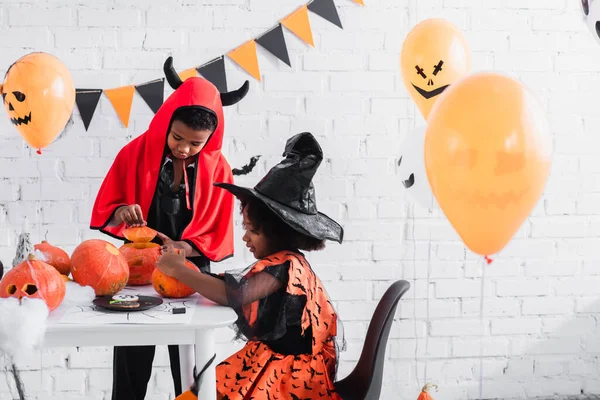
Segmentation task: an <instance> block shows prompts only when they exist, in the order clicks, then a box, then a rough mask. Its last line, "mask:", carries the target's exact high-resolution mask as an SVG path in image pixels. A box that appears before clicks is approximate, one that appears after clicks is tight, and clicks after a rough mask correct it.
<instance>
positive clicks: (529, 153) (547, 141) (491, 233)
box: [425, 73, 552, 256]
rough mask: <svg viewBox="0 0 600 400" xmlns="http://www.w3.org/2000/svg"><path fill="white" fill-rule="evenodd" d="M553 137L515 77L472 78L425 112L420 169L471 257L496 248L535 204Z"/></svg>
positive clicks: (536, 105)
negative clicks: (422, 155)
mask: <svg viewBox="0 0 600 400" xmlns="http://www.w3.org/2000/svg"><path fill="white" fill-rule="evenodd" d="M551 159H552V137H551V134H550V128H549V125H548V121H547V119H546V115H545V112H544V109H543V108H542V105H541V103H540V102H538V100H537V99H536V98H535V97H534V95H533V94H532V93H531V92H530V91H529V90H528V89H527V88H526V87H524V86H523V85H522V84H521V83H519V82H517V81H516V80H514V79H512V78H509V77H506V76H503V75H499V74H495V73H479V74H474V75H471V76H469V77H467V78H464V79H462V80H461V81H459V82H457V83H455V84H454V85H452V86H451V87H450V88H449V89H448V90H447V91H446V92H445V93H444V94H443V95H442V96H441V97H440V99H439V100H438V102H437V103H436V104H435V106H434V107H433V109H432V111H431V115H430V117H429V120H428V126H427V132H426V134H425V167H426V170H427V177H428V178H429V182H430V184H431V189H432V191H433V194H434V196H435V198H436V199H437V201H438V203H439V205H440V208H441V209H442V211H443V212H444V214H445V215H446V217H447V218H448V220H449V221H450V223H451V224H452V225H453V226H454V229H456V231H457V232H458V234H459V235H460V237H461V238H462V240H463V242H464V243H465V244H466V245H467V247H468V248H469V249H471V250H472V251H473V252H475V253H477V254H480V255H484V256H488V255H492V254H495V253H497V252H498V251H500V250H501V249H502V248H504V246H506V244H507V243H508V242H509V241H510V240H511V238H512V237H513V236H514V234H515V233H516V232H517V231H518V229H519V228H520V226H521V224H522V223H523V221H525V219H526V218H527V217H528V216H529V214H530V213H531V211H532V210H533V208H534V207H535V205H536V203H537V202H538V200H539V198H540V196H541V194H542V192H543V190H544V187H545V185H546V181H547V179H548V174H549V172H550V163H551Z"/></svg>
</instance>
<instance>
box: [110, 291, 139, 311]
mask: <svg viewBox="0 0 600 400" xmlns="http://www.w3.org/2000/svg"><path fill="white" fill-rule="evenodd" d="M138 300H139V297H138V296H136V295H134V294H117V295H114V296H113V297H112V300H111V301H110V305H111V306H113V307H117V308H138V307H139V306H140V303H139V301H138Z"/></svg>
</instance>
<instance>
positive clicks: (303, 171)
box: [157, 132, 343, 400]
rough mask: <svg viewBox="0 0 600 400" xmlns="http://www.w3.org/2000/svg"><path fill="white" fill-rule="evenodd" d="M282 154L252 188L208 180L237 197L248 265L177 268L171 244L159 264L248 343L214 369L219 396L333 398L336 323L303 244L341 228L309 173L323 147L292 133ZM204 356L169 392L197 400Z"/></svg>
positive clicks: (338, 233) (316, 246)
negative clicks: (181, 389) (185, 382)
mask: <svg viewBox="0 0 600 400" xmlns="http://www.w3.org/2000/svg"><path fill="white" fill-rule="evenodd" d="M283 155H284V157H285V159H284V160H282V161H281V162H280V163H279V164H277V165H275V166H274V167H273V168H271V170H270V171H269V172H268V173H267V175H266V176H265V177H264V178H263V179H261V180H260V182H259V183H258V184H257V185H256V186H255V187H254V188H244V187H240V186H235V185H233V184H230V183H217V184H215V185H217V186H219V187H221V188H223V189H225V190H226V191H228V192H231V193H233V194H234V195H235V196H236V197H237V198H239V199H240V200H241V208H242V214H243V218H244V228H245V234H244V236H243V238H242V239H243V240H244V242H246V247H248V249H249V250H250V252H251V253H252V255H253V256H254V257H255V258H256V259H257V261H256V262H255V263H254V264H252V265H251V266H249V267H248V268H247V269H245V270H242V271H228V272H226V273H225V274H223V275H222V276H218V275H214V274H202V273H199V272H197V271H193V270H191V269H189V268H187V267H185V265H184V261H185V259H184V257H183V256H182V255H180V254H177V253H176V252H174V251H172V250H170V248H171V246H167V248H168V249H167V250H166V251H163V254H162V256H161V257H160V258H159V260H158V262H157V268H159V269H160V270H161V271H162V272H164V273H165V274H167V275H170V276H173V277H175V278H176V279H178V280H179V281H181V282H183V283H185V284H186V285H188V286H190V287H191V288H193V289H194V290H196V291H197V292H198V293H200V294H201V295H203V296H205V297H206V298H208V299H210V300H212V301H214V302H216V303H219V304H222V305H227V306H229V307H231V308H233V310H234V311H235V312H236V313H237V315H238V319H237V321H236V330H237V333H238V336H240V337H244V338H245V339H247V343H246V345H245V346H244V347H243V348H242V349H241V350H239V351H238V352H236V353H235V354H233V355H231V356H230V357H228V358H227V359H226V360H225V361H223V362H221V363H220V364H219V365H217V367H216V379H217V385H216V386H217V392H218V393H217V395H218V398H219V399H222V400H248V399H255V400H293V399H302V400H310V399H312V400H317V399H322V400H340V396H339V395H338V394H337V393H335V389H334V385H333V382H334V381H335V374H336V366H337V346H336V340H338V339H339V336H338V335H339V330H340V329H339V328H341V327H340V326H339V321H338V317H337V313H336V312H335V310H334V308H333V306H332V304H331V302H330V301H329V298H328V296H327V294H326V292H325V288H324V285H323V283H322V282H321V280H320V279H319V278H318V277H317V275H316V274H315V272H314V271H313V270H312V268H311V266H310V264H309V263H308V261H307V260H306V258H305V256H304V254H303V253H302V252H301V250H306V251H311V250H320V249H322V248H323V247H324V246H325V240H333V241H336V242H340V243H341V242H342V238H343V229H342V227H341V226H340V225H339V224H338V223H337V222H335V221H334V220H332V219H331V218H329V217H328V216H326V215H324V214H322V213H320V212H319V211H318V210H317V205H316V197H315V189H314V186H313V183H312V178H313V176H314V175H315V173H316V171H317V168H318V167H319V165H320V164H321V161H322V159H323V152H322V151H321V147H320V146H319V144H318V142H317V141H316V139H315V137H314V136H313V135H312V134H310V133H308V132H304V133H301V134H298V135H295V136H293V137H292V138H290V139H289V140H288V142H287V144H286V148H285V152H284V154H283ZM225 190H224V191H225ZM341 344H342V345H343V338H342V340H341ZM213 359H214V357H213ZM211 362H212V360H211V361H209V363H208V364H207V365H205V366H197V367H198V369H199V370H200V372H199V373H198V374H197V375H196V382H195V384H194V385H193V386H192V387H191V388H190V390H189V391H187V392H185V393H184V394H182V395H181V396H179V397H178V398H177V400H196V399H198V382H199V380H200V377H201V375H202V373H203V372H204V371H205V370H206V369H207V368H210V367H211V366H210V363H211ZM212 368H214V367H212ZM211 395H212V394H211ZM199 400H204V399H203V398H202V397H200V398H199Z"/></svg>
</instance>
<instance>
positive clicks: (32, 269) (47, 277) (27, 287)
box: [0, 254, 66, 311]
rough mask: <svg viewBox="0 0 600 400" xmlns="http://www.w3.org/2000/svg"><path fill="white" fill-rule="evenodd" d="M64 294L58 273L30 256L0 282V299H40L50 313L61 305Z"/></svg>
mask: <svg viewBox="0 0 600 400" xmlns="http://www.w3.org/2000/svg"><path fill="white" fill-rule="evenodd" d="M65 293H66V287H65V282H64V281H63V279H62V278H61V276H60V274H59V273H58V271H57V270H56V269H55V268H54V267H52V266H51V265H48V264H46V263H45V262H43V261H40V260H37V259H36V258H35V256H33V255H32V254H30V255H29V256H28V258H27V259H26V260H25V261H23V262H21V263H20V264H19V265H17V266H16V267H14V268H13V269H11V270H10V271H8V272H7V273H6V275H4V278H2V281H0V297H2V298H8V297H16V298H18V299H22V298H24V297H29V298H35V299H42V300H43V301H44V302H45V303H46V305H47V306H48V308H49V309H50V311H52V310H54V309H56V307H58V306H59V305H60V303H62V301H63V300H64V298H65Z"/></svg>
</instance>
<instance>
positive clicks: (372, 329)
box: [335, 280, 410, 400]
mask: <svg viewBox="0 0 600 400" xmlns="http://www.w3.org/2000/svg"><path fill="white" fill-rule="evenodd" d="M409 288H410V283H408V282H407V281H404V280H401V281H396V282H394V283H393V284H392V285H391V286H390V287H389V288H388V289H387V290H386V292H385V293H384V295H383V297H382V298H381V300H380V301H379V303H378V304H377V308H375V312H374V313H373V317H372V318H371V322H370V323H369V329H368V330H367V336H366V337H365V342H364V345H363V349H362V353H361V354H360V358H359V360H358V363H357V364H356V366H355V367H354V370H352V372H351V373H350V374H349V375H348V376H347V377H346V378H344V379H342V380H341V381H338V382H336V383H335V389H336V391H337V392H338V393H339V395H340V396H341V397H342V399H344V400H346V399H364V400H376V399H379V395H380V394H381V385H382V382H383V365H384V362H385V349H386V346H387V341H388V336H389V334H390V329H391V327H392V322H393V321H394V315H395V314H396V308H397V306H398V302H399V301H400V299H401V298H402V296H403V295H404V293H406V292H407V291H408V289H409Z"/></svg>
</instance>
